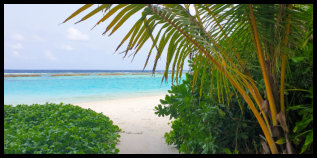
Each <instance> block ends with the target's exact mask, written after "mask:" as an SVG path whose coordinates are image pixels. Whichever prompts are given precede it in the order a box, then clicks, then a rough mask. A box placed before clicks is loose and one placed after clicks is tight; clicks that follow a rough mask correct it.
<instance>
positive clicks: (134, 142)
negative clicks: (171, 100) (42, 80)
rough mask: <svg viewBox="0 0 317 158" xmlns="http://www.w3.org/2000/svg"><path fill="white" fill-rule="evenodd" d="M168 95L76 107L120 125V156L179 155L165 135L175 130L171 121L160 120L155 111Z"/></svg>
mask: <svg viewBox="0 0 317 158" xmlns="http://www.w3.org/2000/svg"><path fill="white" fill-rule="evenodd" d="M165 95H166V94H153V95H148V96H136V97H130V98H117V99H112V100H103V101H91V102H82V103H75V104H74V105H78V106H80V107H82V108H85V109H92V110H94V111H96V112H98V113H100V112H102V113H103V114H104V115H106V116H108V117H109V118H110V119H111V120H112V121H113V123H114V124H115V125H118V126H119V128H120V129H122V131H121V132H120V136H121V137H120V142H119V143H118V144H117V148H119V149H120V152H119V154H178V150H177V149H176V148H175V147H173V146H171V145H167V143H166V142H165V138H164V134H165V132H168V131H170V130H171V127H170V126H171V125H170V124H168V123H169V122H170V121H171V120H169V117H158V116H157V115H155V114H154V112H155V111H154V107H155V106H157V105H158V104H159V103H160V99H163V98H164V97H165Z"/></svg>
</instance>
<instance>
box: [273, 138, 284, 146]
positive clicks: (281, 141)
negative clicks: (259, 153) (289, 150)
mask: <svg viewBox="0 0 317 158" xmlns="http://www.w3.org/2000/svg"><path fill="white" fill-rule="evenodd" d="M275 143H276V144H280V145H281V144H285V138H284V137H283V138H280V139H278V140H277V141H275Z"/></svg>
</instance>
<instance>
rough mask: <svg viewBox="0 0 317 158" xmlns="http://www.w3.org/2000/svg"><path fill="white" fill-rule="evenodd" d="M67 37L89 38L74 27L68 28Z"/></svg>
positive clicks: (76, 38) (72, 38)
mask: <svg viewBox="0 0 317 158" xmlns="http://www.w3.org/2000/svg"><path fill="white" fill-rule="evenodd" d="M66 37H67V38H68V39H70V40H89V37H88V35H86V34H84V33H82V32H80V31H79V30H77V29H75V28H72V27H71V28H69V29H68V30H67V36H66Z"/></svg>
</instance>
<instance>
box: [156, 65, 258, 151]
mask: <svg viewBox="0 0 317 158" xmlns="http://www.w3.org/2000/svg"><path fill="white" fill-rule="evenodd" d="M190 63H191V62H190ZM202 71H203V70H201V71H200V72H199V75H198V79H197V81H199V80H200V77H201V76H202V75H200V74H201V73H202ZM205 71H207V72H208V71H209V70H205ZM205 75H207V76H206V77H205V81H204V85H205V86H202V92H201V94H202V96H201V97H200V86H201V85H200V84H201V83H200V82H198V83H197V85H195V86H194V89H193V91H192V81H193V75H191V74H186V79H185V80H183V82H182V83H181V84H179V85H178V86H177V85H175V86H172V87H171V90H169V91H168V92H169V95H166V96H165V99H164V100H160V101H161V104H159V105H158V106H156V107H155V110H156V112H155V114H157V115H158V116H170V119H175V120H174V121H172V126H171V127H172V130H171V131H170V132H169V133H166V134H165V138H166V142H167V143H168V144H169V145H170V144H174V145H176V147H177V148H178V149H179V152H184V153H202V154H207V153H258V152H259V151H258V150H259V148H260V143H259V142H260V139H261V138H260V137H259V135H258V133H260V132H261V129H260V127H259V126H258V124H257V122H256V119H255V118H254V116H253V114H252V112H251V110H244V109H245V108H244V107H246V106H245V105H244V104H243V103H241V106H239V105H238V104H239V103H238V101H240V100H242V99H241V97H240V96H239V97H238V96H237V97H236V98H232V100H231V102H230V104H229V105H225V104H219V103H218V100H217V98H216V96H218V95H217V93H214V94H213V95H212V96H211V95H210V82H211V81H210V74H208V73H206V74H205ZM215 82H216V81H215ZM215 84H216V83H215ZM214 92H217V91H216V90H215V91H214Z"/></svg>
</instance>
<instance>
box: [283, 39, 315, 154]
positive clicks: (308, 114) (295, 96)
mask: <svg viewBox="0 0 317 158" xmlns="http://www.w3.org/2000/svg"><path fill="white" fill-rule="evenodd" d="M296 51H297V52H298V53H297V54H299V55H298V56H295V57H292V58H290V62H289V66H290V70H289V71H290V72H291V73H289V74H288V75H289V77H288V78H289V80H288V84H287V85H286V90H287V91H286V94H285V95H286V100H285V101H286V103H287V105H288V107H287V111H286V112H287V115H288V122H289V127H290V140H291V141H292V143H293V147H294V150H295V152H296V153H313V105H314V104H313V40H312V39H310V40H309V41H308V42H307V45H304V46H303V47H299V48H298V49H296ZM284 139H285V138H282V140H283V141H281V142H282V143H285V141H284Z"/></svg>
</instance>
